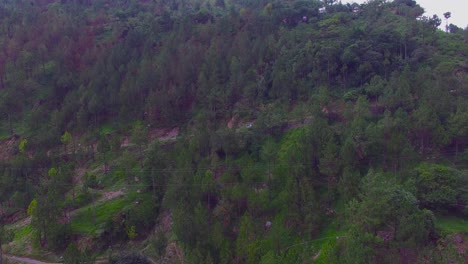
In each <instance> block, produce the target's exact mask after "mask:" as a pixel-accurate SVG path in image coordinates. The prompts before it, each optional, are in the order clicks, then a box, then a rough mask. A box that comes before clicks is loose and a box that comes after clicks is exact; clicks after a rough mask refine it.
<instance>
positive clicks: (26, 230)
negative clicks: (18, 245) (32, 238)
mask: <svg viewBox="0 0 468 264" xmlns="http://www.w3.org/2000/svg"><path fill="white" fill-rule="evenodd" d="M31 232H32V227H31V225H25V226H23V227H21V228H19V229H17V230H15V232H14V233H15V236H14V238H13V240H14V241H17V240H21V239H23V238H24V237H26V236H27V235H29V234H31Z"/></svg>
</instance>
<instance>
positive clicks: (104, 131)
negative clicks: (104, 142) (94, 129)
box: [99, 123, 116, 135]
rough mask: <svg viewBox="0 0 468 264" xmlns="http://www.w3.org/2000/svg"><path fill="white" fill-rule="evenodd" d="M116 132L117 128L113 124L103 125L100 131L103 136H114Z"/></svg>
mask: <svg viewBox="0 0 468 264" xmlns="http://www.w3.org/2000/svg"><path fill="white" fill-rule="evenodd" d="M115 131H116V129H115V127H114V126H113V125H112V124H108V123H107V124H103V125H102V126H101V127H100V129H99V133H100V134H101V135H107V134H112V133H114V132H115Z"/></svg>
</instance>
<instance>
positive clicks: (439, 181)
mask: <svg viewBox="0 0 468 264" xmlns="http://www.w3.org/2000/svg"><path fill="white" fill-rule="evenodd" d="M415 173H416V175H415V178H414V181H415V183H414V184H415V187H416V196H417V197H418V199H419V200H420V202H421V205H422V206H423V207H426V208H428V209H436V210H442V211H445V210H447V209H449V208H454V207H456V205H457V200H458V199H459V198H460V196H461V194H462V192H463V189H462V188H463V187H462V186H463V185H462V184H461V183H462V178H461V175H460V172H459V171H457V170H455V169H453V168H450V167H447V166H444V165H439V164H429V163H421V164H419V166H417V167H416V168H415Z"/></svg>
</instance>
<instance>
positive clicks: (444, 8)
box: [342, 0, 468, 28]
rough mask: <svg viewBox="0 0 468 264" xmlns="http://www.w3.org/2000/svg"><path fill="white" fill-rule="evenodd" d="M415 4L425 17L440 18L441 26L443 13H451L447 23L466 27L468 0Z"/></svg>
mask: <svg viewBox="0 0 468 264" xmlns="http://www.w3.org/2000/svg"><path fill="white" fill-rule="evenodd" d="M342 2H343V3H352V2H356V3H364V2H367V0H342ZM416 2H417V3H418V4H419V5H420V6H422V7H423V8H424V10H426V15H427V16H432V15H433V14H436V15H438V16H439V17H440V18H442V22H443V23H442V25H445V19H444V15H443V14H444V13H445V12H451V13H452V17H451V18H450V19H449V23H452V24H455V25H457V26H458V27H461V28H466V27H467V26H468V0H416Z"/></svg>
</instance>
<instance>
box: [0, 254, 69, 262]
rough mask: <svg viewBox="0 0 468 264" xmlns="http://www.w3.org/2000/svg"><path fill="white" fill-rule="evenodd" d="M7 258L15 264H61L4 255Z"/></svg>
mask: <svg viewBox="0 0 468 264" xmlns="http://www.w3.org/2000/svg"><path fill="white" fill-rule="evenodd" d="M4 257H5V258H7V259H8V260H11V261H14V262H15V263H26V264H60V263H52V262H43V261H39V260H36V259H32V258H26V257H15V256H10V255H4Z"/></svg>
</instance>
